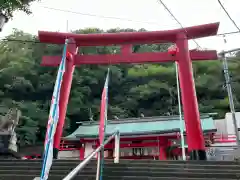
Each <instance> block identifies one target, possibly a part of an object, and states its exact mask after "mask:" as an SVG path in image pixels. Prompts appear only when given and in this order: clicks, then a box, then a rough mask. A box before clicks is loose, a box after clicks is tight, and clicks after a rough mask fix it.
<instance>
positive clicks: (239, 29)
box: [218, 0, 240, 32]
mask: <svg viewBox="0 0 240 180" xmlns="http://www.w3.org/2000/svg"><path fill="white" fill-rule="evenodd" d="M218 3H219V4H220V6H221V7H222V9H223V10H224V12H225V13H226V14H227V16H228V18H229V19H230V20H231V21H232V23H233V24H234V26H235V27H236V28H237V29H238V31H239V32H240V28H239V27H238V25H237V24H236V22H235V21H234V20H233V18H232V17H231V16H230V14H229V13H228V11H227V10H226V8H225V7H224V5H223V4H222V2H221V1H220V0H218Z"/></svg>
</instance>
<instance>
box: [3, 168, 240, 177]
mask: <svg viewBox="0 0 240 180" xmlns="http://www.w3.org/2000/svg"><path fill="white" fill-rule="evenodd" d="M26 172H27V174H28V175H32V176H38V175H40V171H38V170H27V171H26V170H0V176H2V174H3V175H4V174H17V175H26ZM68 173H69V172H67V171H62V170H52V171H51V172H50V174H51V175H62V176H65V175H67V174H68ZM103 173H104V175H105V176H117V177H121V176H123V175H124V176H138V177H142V176H145V177H172V176H174V177H183V178H188V177H189V178H190V177H191V178H217V179H227V178H229V179H234V178H235V179H237V178H240V173H231V172H227V171H225V172H217V173H212V172H204V171H203V172H194V173H192V172H187V171H183V172H180V171H179V172H175V171H173V172H171V173H170V172H165V171H158V172H156V171H154V172H153V171H150V170H144V171H135V170H131V171H130V170H124V169H122V170H119V171H116V170H114V171H111V170H107V169H106V170H104V171H103ZM95 174H96V171H95V170H93V169H92V170H89V171H81V172H79V173H78V175H81V176H83V175H84V176H91V175H95Z"/></svg>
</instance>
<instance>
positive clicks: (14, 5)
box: [0, 0, 38, 18]
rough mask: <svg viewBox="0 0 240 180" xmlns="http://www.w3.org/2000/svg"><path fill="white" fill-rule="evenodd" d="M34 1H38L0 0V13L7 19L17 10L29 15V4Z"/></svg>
mask: <svg viewBox="0 0 240 180" xmlns="http://www.w3.org/2000/svg"><path fill="white" fill-rule="evenodd" d="M34 1H38V0H1V2H0V13H3V14H4V15H6V16H7V17H8V18H11V17H12V16H13V12H14V11H17V10H20V11H23V12H25V13H27V14H30V13H31V10H30V3H31V2H34Z"/></svg>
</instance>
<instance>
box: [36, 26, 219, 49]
mask: <svg viewBox="0 0 240 180" xmlns="http://www.w3.org/2000/svg"><path fill="white" fill-rule="evenodd" d="M218 27H219V23H211V24H204V25H199V26H192V27H187V28H185V29H174V30H168V31H150V32H123V33H100V34H73V33H59V32H47V31H39V33H38V34H39V40H40V41H41V42H44V43H53V44H64V43H65V39H66V38H73V39H74V40H75V41H76V45H77V46H108V45H116V44H119V45H120V44H137V43H139V44H148V43H149V44H151V43H165V42H175V41H176V38H177V37H176V36H177V34H179V33H180V32H184V33H186V36H187V38H188V39H195V38H202V37H207V36H213V35H216V34H217V31H218Z"/></svg>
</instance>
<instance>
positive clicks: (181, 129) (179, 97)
mask: <svg viewBox="0 0 240 180" xmlns="http://www.w3.org/2000/svg"><path fill="white" fill-rule="evenodd" d="M175 67H176V79H177V95H178V111H179V120H180V121H179V122H180V134H181V146H182V158H183V160H184V161H185V160H186V153H185V141H184V134H183V131H184V130H183V127H184V126H183V119H182V107H181V96H180V88H179V78H178V64H177V62H175Z"/></svg>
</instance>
